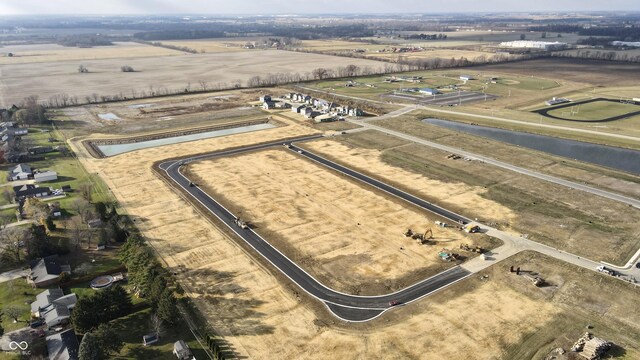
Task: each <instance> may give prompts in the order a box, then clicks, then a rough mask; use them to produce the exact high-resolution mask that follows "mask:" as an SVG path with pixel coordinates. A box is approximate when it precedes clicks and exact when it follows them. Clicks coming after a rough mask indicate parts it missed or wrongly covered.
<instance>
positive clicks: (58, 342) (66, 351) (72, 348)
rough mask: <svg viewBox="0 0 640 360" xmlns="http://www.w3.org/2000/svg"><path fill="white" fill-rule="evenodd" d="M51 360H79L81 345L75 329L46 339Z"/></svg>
mask: <svg viewBox="0 0 640 360" xmlns="http://www.w3.org/2000/svg"><path fill="white" fill-rule="evenodd" d="M46 341H47V351H48V352H49V360H78V359H79V357H78V351H79V350H80V343H79V342H78V337H77V336H76V333H75V332H74V331H73V329H69V330H65V331H63V332H61V333H58V334H54V335H50V336H47V337H46Z"/></svg>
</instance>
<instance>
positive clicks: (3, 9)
mask: <svg viewBox="0 0 640 360" xmlns="http://www.w3.org/2000/svg"><path fill="white" fill-rule="evenodd" d="M597 10H628V11H640V0H607V1H603V0H537V1H521V0H480V1H478V0H302V1H301V0H0V15H14V14H172V13H178V14H309V13H324V14H326V13H386V12H393V13H434V12H489V11H597Z"/></svg>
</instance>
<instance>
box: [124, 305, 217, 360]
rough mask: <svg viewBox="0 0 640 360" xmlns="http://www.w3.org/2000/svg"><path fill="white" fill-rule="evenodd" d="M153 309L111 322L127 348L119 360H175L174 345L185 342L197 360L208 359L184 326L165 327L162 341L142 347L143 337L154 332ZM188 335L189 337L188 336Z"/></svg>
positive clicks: (161, 337)
mask: <svg viewBox="0 0 640 360" xmlns="http://www.w3.org/2000/svg"><path fill="white" fill-rule="evenodd" d="M150 318H151V309H145V310H141V311H138V312H136V313H133V314H130V315H128V316H125V317H122V318H119V319H117V320H114V321H112V322H111V326H113V328H114V329H116V331H118V333H120V334H122V336H123V340H124V342H125V346H124V347H123V348H122V351H120V354H119V356H116V357H115V358H117V359H175V355H173V353H172V351H173V343H174V342H176V341H178V340H184V341H185V342H186V343H187V344H188V345H189V347H190V348H191V350H192V351H193V355H194V356H195V357H196V359H206V358H207V355H206V353H205V352H204V350H202V348H201V347H200V344H199V343H198V342H197V341H196V340H195V338H194V337H193V335H191V333H190V332H189V329H188V327H187V326H186V325H184V324H178V325H176V326H165V329H164V333H163V334H162V335H161V336H160V341H159V342H157V343H155V344H152V345H150V346H143V345H142V336H143V335H146V334H149V333H151V332H153V331H152V327H151V325H150ZM187 335H188V336H187Z"/></svg>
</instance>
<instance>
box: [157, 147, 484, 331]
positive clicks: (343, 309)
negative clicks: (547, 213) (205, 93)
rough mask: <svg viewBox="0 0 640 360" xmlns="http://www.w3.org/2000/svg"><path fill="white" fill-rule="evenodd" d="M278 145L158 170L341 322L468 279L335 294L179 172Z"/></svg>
mask: <svg viewBox="0 0 640 360" xmlns="http://www.w3.org/2000/svg"><path fill="white" fill-rule="evenodd" d="M320 137H321V136H320V135H318V136H308V137H303V138H297V139H294V140H288V141H286V143H287V144H291V143H292V142H296V141H307V140H313V139H317V138H320ZM282 144H283V142H282V141H279V142H271V143H265V144H259V145H253V146H247V147H243V148H238V149H231V150H225V151H219V152H213V153H210V154H204V155H199V156H193V157H186V158H182V159H174V160H169V161H166V162H163V163H161V164H160V165H159V168H160V169H161V170H163V171H165V172H166V174H167V175H168V176H169V178H170V179H171V180H172V181H173V182H175V184H176V185H177V186H179V187H180V188H182V189H183V190H184V191H185V192H186V193H188V194H189V196H190V197H191V198H192V199H193V200H195V201H197V202H198V203H200V204H201V205H202V206H204V207H205V208H206V209H207V210H208V211H209V212H210V213H211V214H213V215H214V216H215V217H217V218H218V219H219V220H220V221H221V222H223V223H224V224H225V225H226V226H227V227H229V229H231V230H232V231H233V232H234V233H235V234H237V235H238V236H239V237H240V238H241V239H242V240H244V241H245V242H246V243H247V244H248V245H249V246H250V247H251V248H253V249H254V250H255V251H256V252H257V253H258V254H260V255H261V256H262V257H264V258H265V259H266V260H267V261H269V262H270V263H271V264H272V265H273V266H274V267H275V268H277V269H278V270H279V271H280V272H282V273H283V274H284V275H285V276H287V277H288V278H289V279H290V280H291V281H292V282H294V283H295V284H296V285H298V286H299V287H300V288H301V289H303V290H304V291H305V292H307V293H308V294H309V295H311V296H313V297H314V298H316V299H318V300H319V301H321V302H323V303H324V304H325V305H326V306H327V308H328V309H329V310H330V311H331V313H332V314H333V315H335V316H336V317H338V318H340V319H343V320H345V321H352V322H362V321H369V320H372V319H374V318H376V317H378V316H379V315H381V314H382V313H384V312H385V311H387V310H389V309H391V308H392V307H393V306H394V305H392V302H397V304H399V305H401V304H406V303H410V302H412V301H416V300H418V299H420V298H422V297H425V296H427V295H429V294H431V293H433V292H435V291H437V290H440V289H442V288H444V287H446V286H448V285H451V284H453V283H455V282H457V281H460V280H462V279H464V278H466V277H467V276H469V275H471V274H472V272H470V271H468V270H465V269H463V268H461V267H459V266H456V267H454V268H451V269H449V270H446V271H444V272H442V273H440V274H437V275H435V276H433V277H431V278H428V279H425V280H423V281H420V282H418V283H416V284H414V285H411V286H409V287H407V288H404V289H402V290H400V291H397V292H395V293H392V294H386V295H380V296H358V295H349V294H345V293H341V292H338V291H335V290H333V289H330V288H328V287H326V286H324V285H323V284H321V283H320V282H319V281H318V280H316V279H315V278H314V277H313V276H311V275H310V274H308V273H307V272H306V271H304V270H303V269H302V268H301V267H299V266H298V265H297V264H296V263H295V262H293V261H292V260H291V259H289V258H288V257H286V256H285V255H284V254H282V253H281V252H280V251H278V250H277V249H276V248H275V247H273V246H272V245H271V244H270V243H269V242H268V241H267V240H265V239H263V238H262V237H261V236H260V235H259V234H258V233H256V232H255V231H254V230H252V229H251V228H247V229H243V228H241V227H239V226H237V225H236V224H235V219H236V216H235V215H234V214H232V213H231V212H230V211H229V210H227V209H226V208H225V207H224V206H222V205H221V204H220V203H219V202H217V201H216V200H215V199H213V198H212V197H211V196H210V195H209V194H207V193H205V192H204V191H202V190H201V189H200V188H199V187H198V186H197V185H195V186H190V185H191V181H190V180H189V179H188V178H187V177H186V176H184V175H183V174H182V173H181V172H180V168H181V166H182V165H184V164H186V163H189V162H192V161H198V160H204V159H213V158H217V157H222V156H230V155H235V154H240V153H244V152H248V151H256V150H261V149H267V148H270V147H275V146H282ZM290 149H291V151H296V152H298V153H299V154H301V155H303V156H306V157H308V158H310V159H312V160H313V161H316V162H318V163H321V164H322V165H325V166H327V167H330V168H332V169H334V170H336V171H339V172H341V173H343V174H346V175H348V176H351V177H353V178H356V179H358V180H360V181H363V182H365V183H367V184H369V185H371V186H374V187H376V188H378V189H381V190H383V191H386V192H388V193H390V194H393V195H395V196H398V197H400V198H402V199H404V200H406V201H408V202H410V203H412V204H414V205H416V206H420V207H422V208H424V209H426V210H428V211H431V212H434V213H436V214H438V215H440V216H442V217H445V218H447V219H450V220H451V221H455V222H457V221H459V220H462V221H463V222H467V221H468V220H467V219H465V218H463V217H462V216H460V215H457V214H455V213H453V212H450V211H448V210H445V209H443V208H440V207H438V206H436V205H434V204H431V203H429V202H426V201H424V200H422V199H419V198H417V197H415V196H413V195H410V194H407V193H405V192H403V191H401V190H398V189H396V188H394V187H392V186H390V185H387V184H385V183H383V182H380V181H377V180H375V179H372V178H369V177H367V176H365V175H363V174H360V173H358V172H356V171H353V170H351V169H349V168H346V167H344V166H341V165H338V164H335V163H333V162H331V161H329V160H327V159H324V158H322V157H319V156H317V155H315V154H312V153H309V152H308V151H305V150H302V149H299V148H297V147H295V146H294V145H290Z"/></svg>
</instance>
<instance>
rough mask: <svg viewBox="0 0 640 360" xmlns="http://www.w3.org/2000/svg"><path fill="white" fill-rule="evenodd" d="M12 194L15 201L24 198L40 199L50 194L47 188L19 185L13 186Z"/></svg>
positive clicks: (49, 189)
mask: <svg viewBox="0 0 640 360" xmlns="http://www.w3.org/2000/svg"><path fill="white" fill-rule="evenodd" d="M13 192H14V193H15V196H16V200H20V199H24V198H32V197H36V198H41V197H45V196H48V195H49V194H50V193H51V188H49V187H36V186H35V185H29V184H27V185H20V186H14V187H13Z"/></svg>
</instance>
